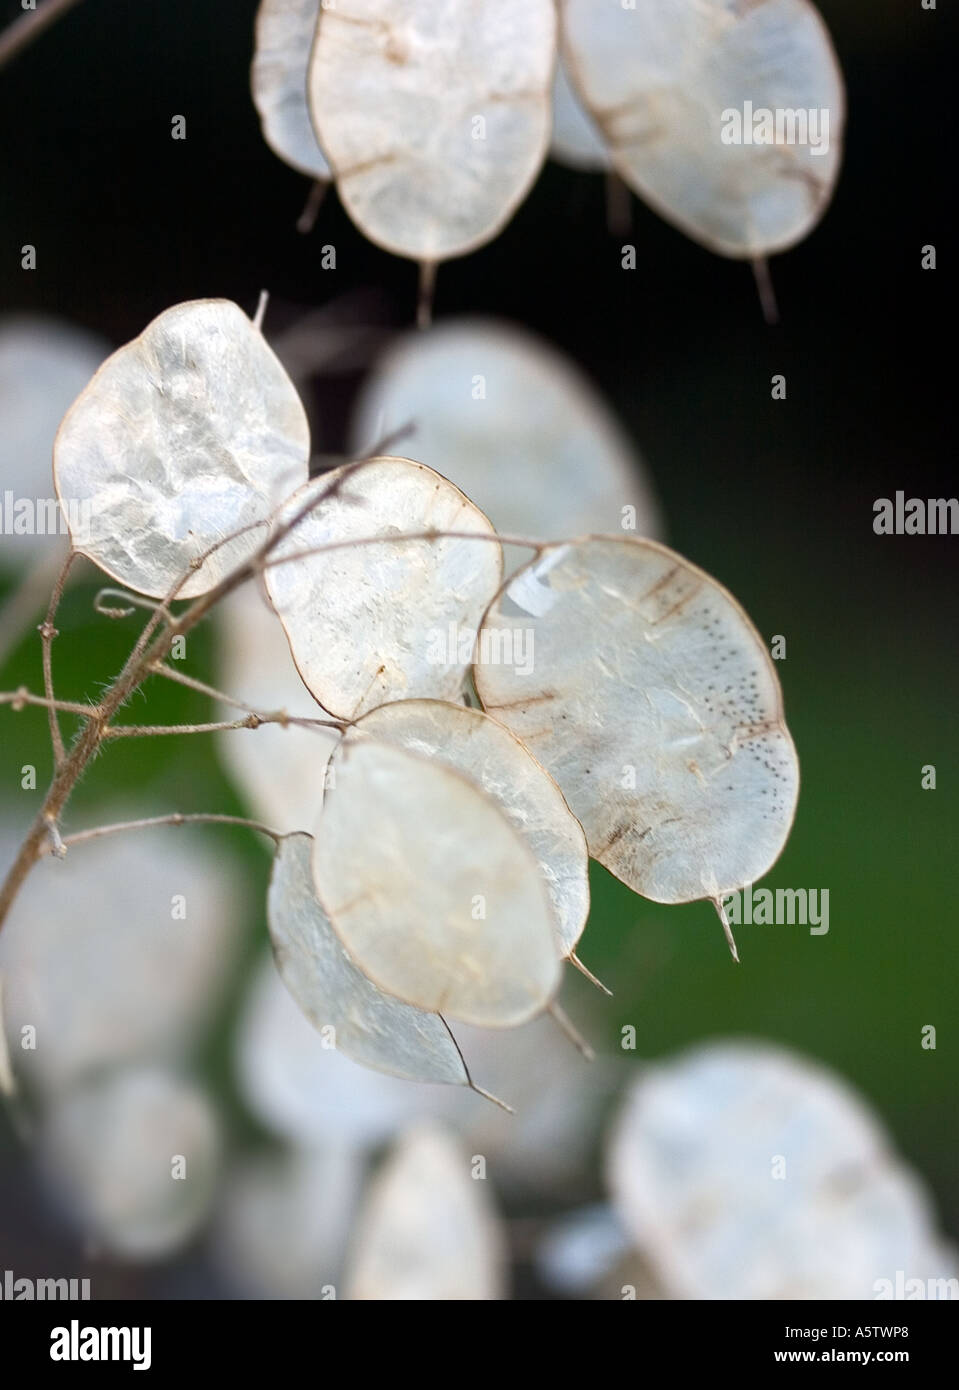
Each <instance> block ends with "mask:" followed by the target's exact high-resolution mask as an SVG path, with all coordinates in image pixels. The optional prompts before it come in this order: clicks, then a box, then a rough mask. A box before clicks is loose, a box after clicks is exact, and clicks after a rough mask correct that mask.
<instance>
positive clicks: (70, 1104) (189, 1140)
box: [40, 1069, 220, 1260]
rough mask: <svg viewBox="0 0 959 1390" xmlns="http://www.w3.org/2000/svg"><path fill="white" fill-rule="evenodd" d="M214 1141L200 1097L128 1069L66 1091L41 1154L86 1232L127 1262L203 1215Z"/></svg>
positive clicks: (177, 1083)
mask: <svg viewBox="0 0 959 1390" xmlns="http://www.w3.org/2000/svg"><path fill="white" fill-rule="evenodd" d="M219 1156H220V1137H219V1126H218V1123H217V1118H216V1115H215V1113H214V1111H213V1109H212V1107H211V1105H210V1102H209V1100H208V1099H207V1097H206V1096H205V1095H204V1094H203V1093H202V1092H200V1091H198V1090H196V1089H195V1088H194V1087H192V1086H190V1085H187V1084H186V1083H185V1082H183V1081H181V1080H180V1079H179V1078H178V1077H176V1076H173V1075H170V1074H168V1073H166V1072H163V1071H157V1070H152V1069H151V1070H147V1069H143V1070H140V1069H129V1070H123V1071H119V1072H114V1073H112V1074H108V1075H106V1076H103V1077H98V1078H96V1079H94V1080H88V1081H87V1082H85V1083H84V1084H83V1085H81V1086H79V1087H77V1088H76V1089H74V1090H71V1091H68V1092H65V1093H64V1094H63V1095H62V1096H60V1097H59V1099H58V1100H57V1101H56V1103H55V1104H54V1105H53V1107H52V1109H51V1110H50V1112H49V1114H48V1115H47V1116H46V1118H45V1126H44V1130H43V1134H42V1137H41V1152H40V1159H41V1163H42V1165H43V1168H44V1170H45V1172H46V1174H47V1176H48V1178H49V1180H50V1181H51V1183H52V1185H53V1186H54V1187H55V1189H56V1190H57V1192H58V1194H59V1196H60V1198H61V1200H63V1201H64V1202H65V1204H66V1205H67V1207H68V1208H69V1209H70V1211H71V1213H72V1215H73V1217H74V1219H75V1221H76V1223H77V1225H78V1226H79V1227H80V1229H81V1230H82V1231H83V1232H84V1234H85V1235H86V1236H88V1237H89V1238H91V1239H92V1240H94V1241H95V1242H97V1243H98V1244H101V1243H102V1245H103V1246H105V1247H106V1249H107V1250H109V1251H110V1253H111V1254H114V1255H118V1256H120V1257H121V1258H124V1259H128V1260H154V1259H160V1258H162V1257H163V1256H165V1255H168V1254H170V1253H171V1252H172V1251H173V1250H175V1249H177V1248H178V1247H179V1246H182V1245H183V1244H184V1243H185V1242H186V1241H187V1240H188V1239H189V1238H190V1237H191V1236H192V1235H193V1234H194V1233H195V1231H196V1230H197V1228H198V1227H199V1226H200V1224H201V1223H202V1222H203V1220H204V1219H205V1218H206V1216H207V1213H208V1211H209V1208H210V1204H211V1201H212V1198H213V1194H214V1191H215V1184H216V1177H217V1170H218V1167H219Z"/></svg>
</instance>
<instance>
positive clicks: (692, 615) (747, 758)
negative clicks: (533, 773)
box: [474, 536, 799, 903]
mask: <svg viewBox="0 0 959 1390" xmlns="http://www.w3.org/2000/svg"><path fill="white" fill-rule="evenodd" d="M517 631H521V632H525V633H526V634H527V637H526V640H527V642H528V643H529V642H535V650H536V663H535V670H534V671H532V672H531V673H529V674H526V673H524V672H522V671H520V670H519V669H518V668H516V667H507V666H503V665H498V664H495V663H491V662H485V663H481V664H479V665H477V666H476V667H475V668H474V676H475V680H476V688H477V691H478V693H479V696H480V700H481V701H482V703H483V706H484V708H485V709H486V710H488V712H489V713H490V714H492V715H494V716H495V717H496V718H497V719H501V720H502V721H503V723H505V724H506V725H507V726H508V727H509V728H511V729H512V730H513V732H514V733H515V734H516V736H517V737H518V738H519V739H520V740H521V741H522V742H524V743H525V744H527V746H528V747H529V748H530V749H531V750H532V752H533V753H534V755H535V756H536V757H537V758H538V759H539V760H540V762H542V764H543V765H544V767H546V769H547V770H548V771H549V772H551V773H552V774H553V776H554V777H555V778H556V780H557V782H558V783H559V785H560V788H561V789H562V791H563V794H564V795H565V797H566V800H567V801H568V803H569V805H570V808H571V810H572V811H573V813H574V815H576V816H577V817H578V819H579V821H580V823H581V824H582V826H583V829H584V830H585V832H586V839H587V842H588V844H589V850H590V854H591V855H592V856H593V858H595V859H598V860H599V862H600V863H601V864H605V866H606V867H607V868H608V869H609V870H610V872H612V873H614V874H615V875H616V877H617V878H620V879H622V880H623V882H624V883H626V884H628V885H629V887H630V888H632V889H633V890H634V891H635V892H637V893H640V894H642V896H643V897H646V898H652V899H654V900H655V901H656V902H664V903H680V902H692V901H695V900H696V899H698V898H710V899H713V900H716V899H718V898H720V897H721V896H722V894H723V893H729V892H733V891H735V890H737V889H739V888H741V887H742V886H743V885H744V884H745V883H752V882H755V880H756V879H758V878H760V877H761V876H762V875H763V874H764V873H765V872H766V871H767V869H769V868H770V866H771V865H772V864H773V863H774V862H775V860H776V858H777V857H778V855H779V853H780V851H781V850H782V847H783V845H784V844H785V842H786V838H787V836H788V834H789V830H790V827H791V825H792V819H793V814H794V811H795V806H796V798H797V795H798V790H799V766H798V763H797V760H796V753H795V749H794V747H793V743H792V739H791V738H790V736H789V732H788V730H787V728H786V725H785V722H784V719H783V711H782V694H781V691H780V688H779V680H778V677H777V676H776V672H775V669H774V667H773V664H772V661H771V659H770V657H769V654H768V652H767V651H766V648H765V647H764V645H763V642H762V639H761V638H760V636H759V634H758V633H757V632H756V630H755V628H754V627H753V626H752V624H751V623H750V621H749V619H748V618H747V617H746V615H745V613H744V612H743V610H742V609H741V608H740V607H739V605H738V604H737V603H736V601H735V600H734V599H733V598H732V596H731V595H730V594H729V593H728V592H727V591H726V590H725V589H724V588H722V586H721V585H720V584H718V583H717V582H716V581H715V580H714V579H711V578H710V577H709V576H708V575H707V574H705V573H704V572H703V571H702V570H700V569H697V568H696V567H695V566H694V565H691V564H690V563H689V562H688V561H687V560H684V559H683V558H682V557H681V556H680V555H677V554H676V553H675V552H674V551H671V550H668V549H667V548H666V547H665V546H661V545H657V544H656V543H655V542H654V541H639V540H620V539H617V538H611V537H603V536H596V537H587V538H585V539H583V540H579V541H571V542H569V543H568V544H565V545H555V546H550V547H548V548H547V549H546V550H545V551H544V552H543V554H542V555H541V556H540V558H539V559H538V560H536V561H534V562H533V563H532V564H531V565H529V566H527V568H526V569H524V570H522V571H520V573H519V574H518V575H517V576H516V578H515V579H513V580H512V581H511V582H510V583H509V584H508V585H507V586H506V588H505V589H504V591H503V592H502V593H501V594H500V596H499V598H498V599H497V600H496V602H495V603H493V604H492V606H491V607H490V610H489V612H488V614H487V616H486V618H485V619H484V622H483V627H482V629H481V632H480V645H479V650H480V653H481V654H482V652H483V650H484V635H486V634H489V639H488V642H487V645H488V646H489V647H490V648H492V645H493V638H494V637H496V638H498V640H499V641H500V642H502V641H503V640H505V638H506V637H508V636H509V634H510V633H514V634H515V633H516V632H517ZM514 641H515V637H514Z"/></svg>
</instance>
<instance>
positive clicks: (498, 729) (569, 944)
mask: <svg viewBox="0 0 959 1390" xmlns="http://www.w3.org/2000/svg"><path fill="white" fill-rule="evenodd" d="M530 660H532V653H530ZM358 727H359V728H361V729H362V730H363V731H364V732H365V733H368V734H371V735H372V736H373V737H374V738H378V739H383V740H385V741H386V742H389V743H397V744H399V746H400V747H402V748H407V749H409V751H410V752H411V753H419V754H422V755H423V756H424V757H427V758H440V759H442V761H443V762H445V763H447V764H448V765H449V766H450V767H453V768H456V769H457V770H458V771H459V772H462V773H463V774H464V775H465V776H467V777H469V778H471V779H472V781H474V782H475V783H476V784H477V786H479V787H482V789H483V791H484V792H486V793H487V795H488V796H490V797H492V799H493V800H494V801H495V802H496V803H497V804H498V805H499V806H500V808H501V809H502V810H503V811H504V812H505V814H506V817H507V819H508V820H509V821H510V823H511V824H512V825H513V826H514V827H515V828H516V830H518V831H519V833H520V835H522V836H523V838H524V839H525V840H526V841H527V843H528V844H529V847H530V849H531V850H532V851H533V853H534V855H535V856H536V859H537V862H538V864H539V867H540V872H541V873H542V875H543V880H544V882H545V884H546V888H547V891H548V892H549V896H550V900H551V902H552V904H553V912H554V927H555V930H556V934H557V937H558V939H559V944H560V949H561V952H562V954H563V956H570V955H571V954H572V952H573V950H574V948H575V946H576V943H577V941H578V940H579V938H580V937H581V936H582V934H583V928H584V927H585V926H586V918H587V916H588V914H589V876H588V866H589V857H588V854H587V850H586V837H585V835H584V834H583V828H582V826H581V825H580V823H579V821H578V820H577V819H576V817H575V816H574V815H573V813H572V812H571V811H570V809H569V807H568V806H567V805H566V801H565V799H564V797H563V793H562V792H561V791H560V789H559V787H558V786H557V785H556V783H555V782H554V781H553V779H552V777H551V776H550V775H549V773H548V772H547V771H546V770H545V768H542V767H541V766H540V765H539V763H538V762H537V761H536V759H535V758H534V757H533V756H532V755H531V754H530V753H529V752H528V751H527V749H525V748H524V747H523V745H522V744H521V743H520V741H519V739H517V738H516V737H515V736H514V735H513V734H511V733H510V731H509V729H507V728H506V727H505V726H504V725H503V724H500V723H498V722H497V721H496V720H495V719H491V718H490V717H489V715H488V714H484V713H483V712H482V710H477V709H467V707H466V706H465V705H452V704H449V703H447V702H446V701H443V700H400V701H397V702H396V703H395V704H392V705H381V706H380V708H379V709H375V710H371V712H370V713H369V714H367V715H364V716H363V718H362V719H361V720H360V721H359V725H358Z"/></svg>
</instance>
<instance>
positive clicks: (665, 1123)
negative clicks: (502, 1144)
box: [606, 1041, 956, 1299]
mask: <svg viewBox="0 0 959 1390" xmlns="http://www.w3.org/2000/svg"><path fill="white" fill-rule="evenodd" d="M606 1175H607V1182H608V1185H609V1189H610V1192H611V1194H612V1198H613V1203H614V1205H615V1208H616V1210H617V1212H618V1214H619V1216H620V1217H621V1219H622V1220H623V1221H624V1223H625V1224H626V1226H627V1228H628V1229H629V1231H630V1233H631V1235H632V1237H633V1240H634V1242H635V1243H636V1245H637V1246H638V1248H639V1250H640V1252H641V1253H642V1254H643V1256H644V1257H645V1259H646V1260H647V1261H648V1262H649V1264H650V1265H651V1267H652V1269H653V1271H654V1273H655V1275H656V1277H657V1279H659V1280H660V1281H661V1282H662V1283H663V1284H664V1285H665V1288H666V1291H667V1293H668V1296H670V1297H673V1298H693V1299H696V1298H700V1299H702V1298H723V1299H819V1298H851V1299H874V1298H875V1297H876V1296H877V1293H878V1289H877V1286H876V1281H877V1280H878V1279H880V1278H882V1277H889V1276H891V1278H892V1279H893V1280H894V1279H895V1277H896V1271H897V1270H902V1271H908V1276H907V1277H910V1278H911V1277H914V1276H915V1277H921V1278H922V1279H923V1282H925V1280H926V1278H927V1277H942V1276H944V1275H955V1273H956V1270H955V1266H954V1263H953V1261H952V1260H951V1259H950V1258H949V1256H948V1255H947V1253H946V1252H945V1251H943V1249H942V1247H941V1245H940V1243H939V1241H938V1239H937V1237H936V1233H935V1228H934V1225H933V1221H932V1213H931V1209H930V1204H929V1200H928V1196H927V1194H926V1192H925V1191H924V1189H923V1187H922V1185H921V1184H920V1183H919V1182H918V1180H917V1178H916V1176H915V1175H914V1174H913V1173H912V1172H911V1171H910V1170H909V1169H907V1168H906V1167H905V1165H904V1164H902V1163H901V1162H900V1161H899V1160H898V1159H897V1157H896V1156H895V1154H894V1153H893V1152H892V1150H891V1148H890V1144H889V1139H888V1136H887V1135H886V1134H885V1133H884V1132H883V1129H882V1127H881V1126H880V1125H879V1123H878V1122H877V1120H876V1119H875V1117H874V1116H873V1115H872V1114H871V1113H870V1111H869V1110H868V1108H867V1107H866V1106H865V1104H864V1103H863V1101H862V1099H861V1098H860V1097H859V1096H858V1095H857V1094H856V1093H855V1092H854V1091H852V1090H851V1089H850V1088H849V1087H848V1086H847V1085H846V1084H845V1083H844V1082H842V1081H841V1079H840V1078H839V1077H836V1076H834V1075H832V1074H831V1073H830V1072H828V1071H826V1070H825V1069H824V1068H822V1067H820V1066H818V1065H816V1064H814V1063H813V1062H812V1061H809V1060H807V1059H806V1058H803V1057H801V1056H798V1055H796V1054H793V1053H790V1052H787V1051H785V1050H784V1049H781V1048H778V1047H774V1046H772V1045H770V1044H767V1043H760V1042H742V1041H736V1042H718V1043H710V1044H708V1045H705V1046H701V1047H697V1048H693V1049H691V1050H690V1051H689V1052H686V1053H684V1054H682V1055H681V1056H679V1057H677V1058H674V1059H670V1060H669V1061H668V1062H665V1063H663V1064H657V1065H655V1066H649V1067H646V1068H644V1069H643V1074H642V1076H641V1078H640V1080H639V1081H637V1082H636V1083H635V1084H634V1085H633V1087H632V1088H631V1090H630V1091H629V1092H628V1093H627V1095H626V1098H625V1100H624V1102H623V1104H622V1106H621V1109H620V1111H619V1114H618V1115H617V1117H616V1119H615V1122H614V1125H613V1127H612V1132H611V1136H610V1141H609V1144H608V1148H607V1155H606Z"/></svg>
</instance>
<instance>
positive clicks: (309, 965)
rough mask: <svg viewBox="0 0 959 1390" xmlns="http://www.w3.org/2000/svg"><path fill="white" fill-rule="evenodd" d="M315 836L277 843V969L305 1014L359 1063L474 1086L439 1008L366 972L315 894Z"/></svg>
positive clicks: (272, 893)
mask: <svg viewBox="0 0 959 1390" xmlns="http://www.w3.org/2000/svg"><path fill="white" fill-rule="evenodd" d="M312 849H313V840H312V838H311V836H309V835H288V836H286V837H285V838H284V839H282V840H281V841H280V843H279V845H278V846H277V850H276V859H275V861H274V865H273V874H272V876H271V879H270V889H269V894H268V896H267V921H268V924H269V928H270V939H271V941H272V942H273V955H274V958H275V960H276V964H277V969H278V970H279V972H280V976H281V978H282V980H283V982H284V984H285V985H286V987H287V989H288V990H289V991H290V993H291V994H292V995H293V998H294V999H295V1000H296V1002H297V1003H298V1004H299V1006H300V1008H301V1009H302V1010H303V1012H304V1014H305V1015H306V1017H307V1018H308V1019H309V1020H310V1022H311V1023H312V1024H313V1026H314V1028H317V1029H318V1030H319V1031H320V1032H321V1033H324V1034H325V1035H326V1036H327V1037H328V1038H329V1039H330V1040H331V1041H330V1045H331V1046H334V1047H336V1048H338V1049H339V1050H340V1051H342V1052H345V1053H346V1055H347V1056H348V1057H352V1058H353V1061H354V1062H360V1063H362V1065H363V1066H366V1067H375V1068H376V1069H377V1070H378V1071H385V1072H388V1073H389V1074H390V1075H392V1076H401V1077H405V1078H406V1079H407V1080H409V1081H439V1082H445V1083H447V1084H449V1085H453V1086H468V1085H469V1076H468V1075H467V1071H466V1067H465V1065H464V1063H463V1058H462V1057H461V1055H460V1051H459V1048H458V1047H457V1046H456V1043H455V1042H454V1040H453V1037H452V1035H451V1033H450V1030H449V1029H448V1028H447V1026H446V1024H445V1023H444V1022H443V1020H442V1019H441V1018H440V1017H439V1015H438V1014H434V1013H424V1012H423V1011H422V1009H415V1008H411V1007H410V1005H409V1004H403V1003H401V1002H400V1000H398V999H394V998H393V997H392V996H391V995H389V994H386V993H384V991H383V990H381V989H378V988H377V986H376V985H374V984H373V983H372V982H371V981H370V980H368V979H367V977H366V976H365V975H364V974H363V972H362V971H361V970H359V969H358V968H357V967H356V965H354V963H353V961H352V960H351V959H350V956H349V955H348V954H347V952H346V950H345V948H344V946H343V943H342V942H341V941H340V938H339V937H338V936H337V935H336V932H335V931H334V930H333V928H332V927H331V926H330V922H329V919H328V917H327V915H326V913H325V912H324V911H323V908H322V906H321V904H320V902H319V901H318V899H317V896H316V888H315V887H314V884H313V872H312V869H311V866H310V856H311V853H312Z"/></svg>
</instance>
